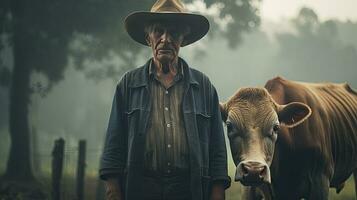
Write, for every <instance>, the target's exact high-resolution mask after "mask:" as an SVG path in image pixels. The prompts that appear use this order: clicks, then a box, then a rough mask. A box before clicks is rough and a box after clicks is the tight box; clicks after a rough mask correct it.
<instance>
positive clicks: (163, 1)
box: [124, 0, 209, 46]
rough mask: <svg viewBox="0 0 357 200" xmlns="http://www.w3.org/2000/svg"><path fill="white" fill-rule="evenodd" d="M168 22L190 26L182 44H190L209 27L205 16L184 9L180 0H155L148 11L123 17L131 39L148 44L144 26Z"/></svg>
mask: <svg viewBox="0 0 357 200" xmlns="http://www.w3.org/2000/svg"><path fill="white" fill-rule="evenodd" d="M160 21H165V22H170V23H173V24H177V25H178V24H183V25H186V26H188V27H189V28H190V32H189V34H188V35H186V36H185V38H184V41H183V43H182V46H186V45H189V44H192V43H194V42H196V41H198V40H200V39H201V38H202V37H203V36H205V35H206V34H207V32H208V29H209V22H208V20H207V18H206V17H204V16H202V15H198V14H193V13H188V12H186V11H185V8H184V6H183V4H182V3H181V2H180V0H157V1H156V3H155V4H154V5H153V6H152V8H151V10H150V12H147V11H139V12H134V13H131V14H130V15H128V16H127V17H126V19H125V22H124V23H125V28H126V31H127V32H128V34H129V35H130V37H131V38H133V40H135V41H137V42H139V43H141V44H143V45H148V44H147V43H146V40H145V36H146V33H145V26H147V25H148V24H150V23H153V22H160Z"/></svg>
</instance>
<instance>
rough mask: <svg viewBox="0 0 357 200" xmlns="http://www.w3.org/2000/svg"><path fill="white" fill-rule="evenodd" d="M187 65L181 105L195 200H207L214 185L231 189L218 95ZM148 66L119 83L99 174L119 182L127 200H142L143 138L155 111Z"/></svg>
mask: <svg viewBox="0 0 357 200" xmlns="http://www.w3.org/2000/svg"><path fill="white" fill-rule="evenodd" d="M180 60H181V62H182V63H183V69H184V74H185V76H184V78H185V92H184V97H183V102H182V109H183V118H184V123H185V128H186V132H187V139H188V146H189V157H190V174H191V191H192V199H195V200H200V199H208V198H209V197H208V196H209V194H208V192H209V186H210V184H211V183H212V182H214V181H220V182H222V183H223V184H224V185H225V187H229V186H230V178H229V176H228V173H227V151H226V145H225V139H224V132H223V126H222V120H221V114H220V110H219V101H218V95H217V92H216V90H215V88H214V87H213V85H212V84H211V82H210V81H209V79H208V78H207V76H205V75H204V74H203V73H201V72H199V71H197V70H195V69H192V68H190V67H189V66H188V65H187V63H186V62H185V61H184V60H182V59H181V58H180ZM149 63H150V61H148V62H147V63H146V64H145V65H144V66H141V67H139V68H136V69H134V70H132V71H129V72H127V73H126V74H125V75H124V76H123V77H122V79H121V80H120V82H119V83H118V85H117V87H116V91H115V96H114V100H113V105H112V111H111V114H110V119H109V125H108V129H107V134H106V140H105V146H104V151H103V155H102V158H101V165H100V169H99V174H100V177H101V178H102V179H105V178H106V177H108V176H117V177H118V178H119V181H120V183H121V185H122V186H123V188H122V189H123V190H122V191H124V193H125V199H126V200H136V199H138V200H139V199H141V196H140V195H142V194H141V192H138V191H142V190H141V189H140V188H141V187H142V185H141V180H142V177H143V162H144V150H145V146H144V145H145V133H146V129H147V125H148V120H149V116H150V111H151V102H150V94H149V93H150V91H149V84H148V81H149V77H148V74H149V73H148V69H149Z"/></svg>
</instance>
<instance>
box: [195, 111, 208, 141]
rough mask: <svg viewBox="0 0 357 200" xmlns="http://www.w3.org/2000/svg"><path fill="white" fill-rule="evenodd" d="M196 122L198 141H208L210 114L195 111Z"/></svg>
mask: <svg viewBox="0 0 357 200" xmlns="http://www.w3.org/2000/svg"><path fill="white" fill-rule="evenodd" d="M196 124H197V131H198V136H199V138H200V141H201V142H204V143H209V137H210V134H211V115H209V114H208V113H205V112H197V113H196Z"/></svg>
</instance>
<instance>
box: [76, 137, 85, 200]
mask: <svg viewBox="0 0 357 200" xmlns="http://www.w3.org/2000/svg"><path fill="white" fill-rule="evenodd" d="M85 162H86V141H85V140H80V141H79V152H78V165H77V200H83V199H84V193H83V190H84V175H85V165H86V164H85Z"/></svg>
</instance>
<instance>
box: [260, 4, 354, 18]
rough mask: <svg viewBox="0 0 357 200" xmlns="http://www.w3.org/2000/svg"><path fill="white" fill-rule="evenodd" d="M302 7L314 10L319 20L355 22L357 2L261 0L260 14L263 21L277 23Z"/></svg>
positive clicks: (293, 14) (294, 13)
mask: <svg viewBox="0 0 357 200" xmlns="http://www.w3.org/2000/svg"><path fill="white" fill-rule="evenodd" d="M303 6H307V7H309V8H312V9H313V10H315V12H316V13H317V14H318V16H319V17H320V19H321V20H326V19H331V18H336V19H340V20H343V21H344V20H347V19H350V20H353V21H356V20H357V12H356V8H357V0H262V2H261V11H260V14H261V17H262V19H263V20H271V21H275V22H277V21H280V20H281V19H282V18H287V17H288V18H291V17H294V16H296V14H297V12H298V11H299V10H300V8H301V7H303Z"/></svg>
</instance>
